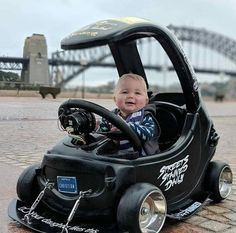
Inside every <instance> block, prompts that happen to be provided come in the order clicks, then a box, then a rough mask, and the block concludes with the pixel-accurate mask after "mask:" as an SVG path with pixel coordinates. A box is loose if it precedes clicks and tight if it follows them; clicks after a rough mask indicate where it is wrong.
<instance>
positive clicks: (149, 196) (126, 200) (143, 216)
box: [117, 183, 167, 233]
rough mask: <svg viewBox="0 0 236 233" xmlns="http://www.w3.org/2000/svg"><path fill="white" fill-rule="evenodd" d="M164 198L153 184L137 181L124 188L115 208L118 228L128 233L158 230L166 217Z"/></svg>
mask: <svg viewBox="0 0 236 233" xmlns="http://www.w3.org/2000/svg"><path fill="white" fill-rule="evenodd" d="M166 211H167V206H166V200H165V197H164V195H163V194H162V192H161V190H160V189H158V188H157V187H155V186H154V185H151V184H147V183H137V184H134V185H132V186H131V187H130V188H128V189H127V190H126V192H125V193H124V195H123V196H122V197H121V200H120V203H119V205H118V209H117V222H118V226H119V228H120V229H122V230H125V231H128V232H130V233H144V232H153V233H154V232H159V231H160V230H161V229H162V227H163V225H164V222H165V218H166Z"/></svg>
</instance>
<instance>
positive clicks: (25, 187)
mask: <svg viewBox="0 0 236 233" xmlns="http://www.w3.org/2000/svg"><path fill="white" fill-rule="evenodd" d="M37 168H39V165H38V164H34V165H31V166H29V167H28V168H26V169H25V170H24V171H23V172H22V173H21V175H20V176H19V179H18V181H17V185H16V193H17V195H18V197H19V199H20V200H22V201H24V202H26V203H29V204H32V203H33V201H34V200H35V198H36V197H37V195H38V187H37V177H36V169H37Z"/></svg>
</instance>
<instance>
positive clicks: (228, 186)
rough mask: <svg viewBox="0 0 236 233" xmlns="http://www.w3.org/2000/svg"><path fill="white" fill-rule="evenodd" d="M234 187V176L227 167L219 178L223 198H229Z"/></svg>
mask: <svg viewBox="0 0 236 233" xmlns="http://www.w3.org/2000/svg"><path fill="white" fill-rule="evenodd" d="M232 185H233V174H232V171H231V169H230V168H229V167H228V166H226V167H224V168H223V169H222V171H221V173H220V176H219V192H220V195H221V197H222V198H226V197H228V196H229V194H230V193H231V190H232Z"/></svg>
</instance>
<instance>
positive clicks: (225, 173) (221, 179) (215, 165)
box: [206, 161, 233, 203]
mask: <svg viewBox="0 0 236 233" xmlns="http://www.w3.org/2000/svg"><path fill="white" fill-rule="evenodd" d="M232 184H233V173H232V170H231V168H230V166H229V165H228V164H227V163H224V162H221V161H211V162H210V164H209V166H208V169H207V179H206V187H207V189H208V191H210V192H211V195H210V198H211V199H212V200H213V201H214V202H216V203H218V202H220V201H222V200H224V199H226V198H227V197H228V196H229V194H230V192H231V190H232Z"/></svg>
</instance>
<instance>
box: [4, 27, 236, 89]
mask: <svg viewBox="0 0 236 233" xmlns="http://www.w3.org/2000/svg"><path fill="white" fill-rule="evenodd" d="M168 28H169V29H170V30H171V31H172V32H173V33H174V34H175V35H176V36H177V38H178V39H179V40H180V41H181V43H182V44H183V47H184V43H186V42H187V43H188V47H187V48H185V47H184V50H185V52H186V53H187V54H188V52H189V53H190V52H191V46H192V45H194V44H195V45H199V46H202V47H204V49H211V50H212V51H215V52H217V53H218V54H220V55H221V56H223V57H224V59H228V60H229V61H230V62H231V67H228V66H225V67H223V68H222V67H218V66H217V67H212V66H211V67H207V65H206V64H203V65H202V66H201V67H200V66H198V65H196V64H194V62H193V61H192V63H193V66H194V69H195V71H196V73H198V72H201V73H212V74H220V73H224V74H226V75H229V76H231V77H234V78H236V40H235V39H232V38H229V37H227V36H224V35H221V34H219V33H215V32H211V31H208V30H206V29H202V28H200V29H199V28H191V27H181V26H174V25H169V26H168ZM151 44H152V43H151V41H150V40H148V39H147V41H146V47H147V49H146V53H147V54H148V53H151V51H152V49H151V46H152V45H151ZM140 47H142V44H141V43H140ZM199 50H200V48H197V49H195V53H198V51H199ZM149 55H150V54H149ZM188 55H189V54H188ZM189 57H190V60H191V56H189ZM205 60H207V58H205ZM28 63H29V60H27V59H25V58H17V57H0V70H4V69H7V70H21V69H22V67H23V66H24V67H25V66H27V64H28ZM48 63H49V66H50V78H51V79H52V83H53V84H55V85H59V86H64V85H66V84H67V83H68V82H70V81H71V80H73V79H74V78H76V77H77V76H78V75H79V74H81V73H83V72H84V71H85V70H87V69H89V68H90V67H94V66H97V67H114V66H115V65H114V62H113V61H112V59H111V53H110V50H109V49H108V47H105V46H102V47H96V48H91V49H85V50H83V51H75V50H69V51H56V52H54V53H52V56H51V58H50V59H48ZM232 66H233V68H232ZM144 67H145V68H146V69H153V70H162V69H163V64H153V63H152V61H151V60H150V59H149V60H147V62H146V63H145V64H144ZM167 69H168V70H171V67H167Z"/></svg>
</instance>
